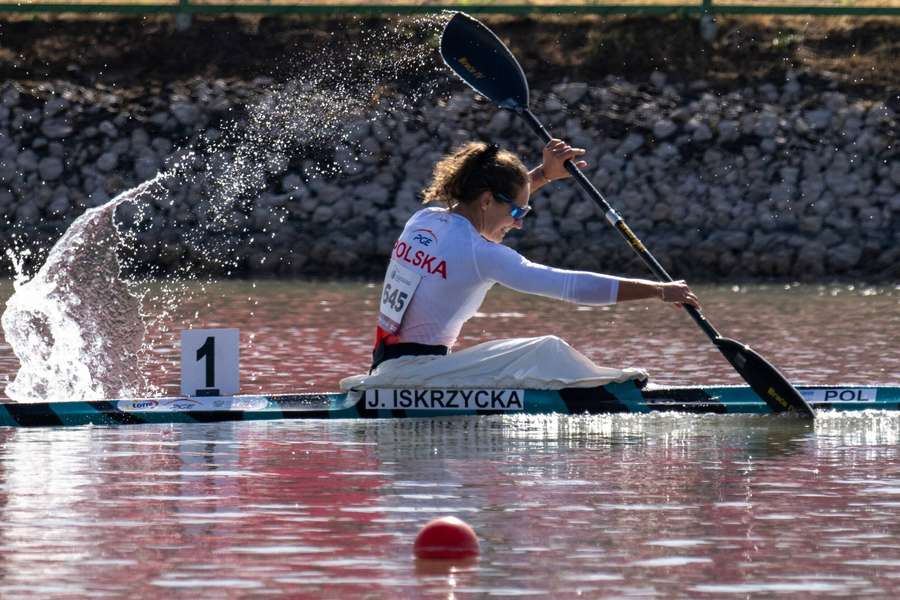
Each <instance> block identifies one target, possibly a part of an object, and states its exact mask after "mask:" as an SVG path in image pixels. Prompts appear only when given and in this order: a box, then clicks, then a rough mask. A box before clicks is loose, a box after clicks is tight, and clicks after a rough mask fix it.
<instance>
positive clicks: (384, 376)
mask: <svg viewBox="0 0 900 600" xmlns="http://www.w3.org/2000/svg"><path fill="white" fill-rule="evenodd" d="M635 379H637V380H646V379H647V373H646V372H645V371H643V370H640V369H633V368H625V369H613V368H610V367H601V366H598V365H596V364H594V363H593V362H592V361H591V360H590V359H589V358H588V357H586V356H585V355H584V354H582V353H580V352H578V351H577V350H575V349H574V348H572V347H571V346H570V345H569V344H567V343H566V342H565V341H563V340H561V339H560V338H558V337H556V336H552V335H547V336H543V337H534V338H513V339H507V340H495V341H491V342H484V343H483V344H478V345H477V346H472V347H471V348H466V349H465V350H460V351H459V352H454V353H452V354H448V355H447V356H403V357H400V358H395V359H392V360H387V361H385V362H383V363H381V364H380V365H379V366H378V368H377V369H375V371H374V372H372V374H370V375H354V376H351V377H347V378H345V379H343V380H342V381H341V389H342V390H351V389H352V390H365V389H374V388H421V387H428V388H450V389H454V388H455V389H460V388H463V389H468V388H507V389H508V388H517V389H534V390H558V389H562V388H571V387H596V386H600V385H606V384H607V383H612V382H618V383H621V382H625V381H629V380H635Z"/></svg>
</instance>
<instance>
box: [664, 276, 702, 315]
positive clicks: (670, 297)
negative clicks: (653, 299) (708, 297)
mask: <svg viewBox="0 0 900 600" xmlns="http://www.w3.org/2000/svg"><path fill="white" fill-rule="evenodd" d="M658 286H659V288H658V289H659V299H660V300H662V301H663V302H669V303H672V304H688V305H690V306H693V307H694V308H698V309H699V308H700V300H698V299H697V296H695V295H694V292H692V291H691V288H689V287H688V285H687V284H686V283H685V282H684V281H673V282H671V283H660V284H658Z"/></svg>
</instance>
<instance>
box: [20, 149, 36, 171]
mask: <svg viewBox="0 0 900 600" xmlns="http://www.w3.org/2000/svg"><path fill="white" fill-rule="evenodd" d="M16 166H18V167H19V169H20V170H21V171H24V172H26V173H27V172H31V171H37V168H38V157H37V154H35V153H34V152H32V151H31V150H25V151H24V152H22V153H21V154H19V156H18V157H17V158H16Z"/></svg>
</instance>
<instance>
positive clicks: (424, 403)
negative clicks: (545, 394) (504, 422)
mask: <svg viewBox="0 0 900 600" xmlns="http://www.w3.org/2000/svg"><path fill="white" fill-rule="evenodd" d="M366 408H373V409H383V410H384V409H387V410H436V411H441V410H446V411H454V410H491V411H512V412H516V411H522V410H525V390H484V389H481V390H457V389H434V388H424V389H422V388H420V389H377V390H376V389H372V390H366Z"/></svg>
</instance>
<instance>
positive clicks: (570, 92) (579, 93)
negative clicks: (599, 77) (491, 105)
mask: <svg viewBox="0 0 900 600" xmlns="http://www.w3.org/2000/svg"><path fill="white" fill-rule="evenodd" d="M587 91H588V85H587V84H586V83H580V82H579V83H563V84H560V85H557V86H554V88H553V92H554V93H555V94H556V95H557V96H559V97H560V98H562V99H563V101H564V102H566V104H569V105H572V104H576V103H577V102H580V101H581V99H582V98H584V97H585V95H586V94H587ZM504 112H505V111H504Z"/></svg>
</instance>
